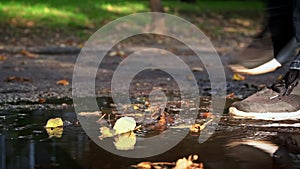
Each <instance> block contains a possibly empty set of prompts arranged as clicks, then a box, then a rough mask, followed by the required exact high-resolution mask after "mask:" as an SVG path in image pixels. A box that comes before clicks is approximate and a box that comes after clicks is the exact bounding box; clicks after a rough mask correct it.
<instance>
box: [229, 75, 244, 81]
mask: <svg viewBox="0 0 300 169" xmlns="http://www.w3.org/2000/svg"><path fill="white" fill-rule="evenodd" d="M232 79H233V80H236V81H242V80H246V78H245V76H243V75H241V74H238V73H234V74H233V76H232Z"/></svg>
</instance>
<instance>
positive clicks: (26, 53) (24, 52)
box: [20, 49, 38, 59]
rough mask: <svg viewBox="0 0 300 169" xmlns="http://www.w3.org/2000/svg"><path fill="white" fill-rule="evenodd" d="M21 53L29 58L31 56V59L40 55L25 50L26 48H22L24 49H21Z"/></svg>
mask: <svg viewBox="0 0 300 169" xmlns="http://www.w3.org/2000/svg"><path fill="white" fill-rule="evenodd" d="M20 54H21V55H23V56H26V57H28V58H30V59H35V58H38V55H37V54H34V53H31V52H29V51H27V50H25V49H22V50H21V51H20Z"/></svg>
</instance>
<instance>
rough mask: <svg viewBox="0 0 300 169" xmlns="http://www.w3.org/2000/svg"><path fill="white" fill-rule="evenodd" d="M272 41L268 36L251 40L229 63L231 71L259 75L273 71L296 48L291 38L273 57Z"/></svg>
mask: <svg viewBox="0 0 300 169" xmlns="http://www.w3.org/2000/svg"><path fill="white" fill-rule="evenodd" d="M271 44H272V42H271V40H270V39H269V38H266V37H265V38H261V39H257V40H253V42H252V43H251V44H250V45H249V46H248V47H247V48H246V49H245V50H244V51H242V52H241V53H240V54H239V56H238V58H237V60H235V61H233V63H230V64H229V67H230V68H231V69H232V71H234V72H237V73H242V74H248V75H259V74H265V73H269V72H273V71H275V70H276V69H277V68H279V67H281V66H282V65H283V64H285V63H288V62H289V61H290V60H292V59H293V57H291V56H292V55H294V54H293V53H295V50H296V48H297V42H296V39H295V38H292V39H291V40H290V41H289V42H288V43H287V44H286V46H284V47H283V48H282V49H281V50H280V52H279V53H278V54H277V56H276V58H273V50H272V47H271V46H272V45H271Z"/></svg>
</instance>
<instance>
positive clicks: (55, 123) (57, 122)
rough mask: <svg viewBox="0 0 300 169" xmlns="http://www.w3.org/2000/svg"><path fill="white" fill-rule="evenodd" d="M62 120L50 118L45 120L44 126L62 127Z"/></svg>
mask: <svg viewBox="0 0 300 169" xmlns="http://www.w3.org/2000/svg"><path fill="white" fill-rule="evenodd" d="M62 126H63V121H62V119H61V118H59V117H58V118H52V119H49V120H48V121H47V124H46V126H45V128H55V127H62Z"/></svg>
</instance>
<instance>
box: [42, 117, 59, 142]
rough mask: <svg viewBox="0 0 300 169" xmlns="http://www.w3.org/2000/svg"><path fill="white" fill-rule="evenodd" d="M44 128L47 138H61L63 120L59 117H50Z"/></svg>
mask: <svg viewBox="0 0 300 169" xmlns="http://www.w3.org/2000/svg"><path fill="white" fill-rule="evenodd" d="M45 129H46V131H47V133H48V135H49V138H51V137H57V138H61V136H62V133H63V121H62V119H61V118H59V117H58V118H52V119H49V120H48V121H47V124H46V126H45Z"/></svg>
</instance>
